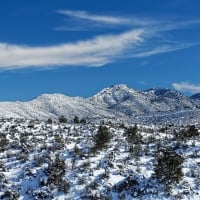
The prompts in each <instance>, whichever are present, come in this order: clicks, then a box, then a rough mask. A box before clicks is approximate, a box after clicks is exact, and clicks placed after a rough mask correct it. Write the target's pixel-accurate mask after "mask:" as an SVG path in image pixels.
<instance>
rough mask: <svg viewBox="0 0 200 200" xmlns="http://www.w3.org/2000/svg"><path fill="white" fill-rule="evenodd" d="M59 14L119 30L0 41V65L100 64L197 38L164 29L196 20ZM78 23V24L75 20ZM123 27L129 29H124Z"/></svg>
mask: <svg viewBox="0 0 200 200" xmlns="http://www.w3.org/2000/svg"><path fill="white" fill-rule="evenodd" d="M57 12H58V13H59V14H62V15H65V16H68V17H70V18H77V19H81V20H83V21H84V20H86V21H90V22H93V24H95V25H94V26H96V24H101V25H109V26H110V25H113V26H116V27H120V25H126V26H127V27H126V28H124V29H123V28H121V29H120V30H121V33H115V34H110V32H108V31H106V32H105V33H104V34H103V35H99V36H94V37H93V38H88V39H87V40H78V41H75V42H70V43H63V44H60V45H58V44H55V45H52V46H34V47H33V46H30V45H26V46H24V45H20V44H19V45H14V44H8V43H1V42H0V69H1V70H2V69H17V68H28V67H38V68H49V67H52V66H53V67H56V66H90V67H91V66H103V65H106V64H107V63H110V62H115V61H116V60H118V59H126V58H144V57H148V56H152V55H157V54H161V53H168V52H173V51H178V50H181V49H185V48H190V47H192V46H195V45H199V43H198V42H196V43H195V42H176V41H170V42H169V41H168V40H167V39H166V38H165V36H164V33H165V32H168V31H170V30H179V29H182V28H188V27H190V26H193V25H196V24H198V23H199V21H198V20H193V21H187V23H185V24H184V23H183V22H179V23H178V22H173V23H171V22H166V21H163V22H161V21H156V20H150V19H142V18H134V17H133V18H131V17H129V18H128V17H120V16H118V17H117V16H108V15H96V14H90V13H88V12H86V11H70V10H60V11H57ZM78 25H79V24H78ZM82 28H84V27H78V26H74V27H73V26H69V27H68V28H67V29H66V30H73V31H79V30H82ZM127 28H128V29H129V30H128V31H127Z"/></svg>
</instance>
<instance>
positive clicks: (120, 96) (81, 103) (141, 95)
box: [0, 84, 200, 121]
mask: <svg viewBox="0 0 200 200" xmlns="http://www.w3.org/2000/svg"><path fill="white" fill-rule="evenodd" d="M199 108H200V101H199V100H198V99H196V98H192V97H191V98H190V97H187V96H184V95H183V94H181V93H179V92H177V91H175V90H170V89H161V88H154V89H149V90H146V91H138V90H134V89H131V88H128V87H127V86H126V85H123V84H121V85H114V86H111V87H108V88H105V89H103V90H101V91H100V92H99V93H97V94H96V95H94V96H93V97H90V98H82V97H68V96H65V95H62V94H44V95H41V96H39V97H37V98H36V99H34V100H31V101H27V102H1V103H0V117H1V118H29V119H30V118H33V119H42V120H46V119H48V118H53V119H55V118H58V117H60V116H61V115H63V116H65V117H67V118H68V119H73V118H74V116H78V117H84V118H90V119H96V118H105V117H106V118H118V119H122V120H123V119H127V118H128V119H135V117H136V116H140V117H141V116H142V117H143V116H152V115H154V116H155V115H156V116H159V115H162V116H163V115H164V114H167V115H169V114H173V113H176V112H182V111H185V110H187V111H188V110H189V111H193V112H194V110H195V111H199ZM183 113H184V112H183ZM197 113H199V112H197ZM198 116H199V115H197V118H200V117H198ZM181 117H183V116H181ZM199 121H200V120H199Z"/></svg>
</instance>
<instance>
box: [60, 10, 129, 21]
mask: <svg viewBox="0 0 200 200" xmlns="http://www.w3.org/2000/svg"><path fill="white" fill-rule="evenodd" d="M57 13H59V14H62V15H65V16H68V17H75V18H78V19H83V20H89V21H93V22H98V23H105V24H114V25H119V24H130V23H131V20H130V19H128V18H125V17H114V16H107V15H95V14H90V13H88V12H86V11H72V10H58V11H57Z"/></svg>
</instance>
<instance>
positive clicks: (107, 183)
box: [0, 118, 200, 200]
mask: <svg viewBox="0 0 200 200" xmlns="http://www.w3.org/2000/svg"><path fill="white" fill-rule="evenodd" d="M61 122H63V123H61ZM64 122H65V120H62V121H60V122H52V121H51V120H48V123H47V122H44V121H36V120H23V119H18V120H17V119H8V120H1V121H0V199H9V200H10V199H13V200H14V199H58V200H61V199H88V200H90V199H95V200H96V199H105V200H106V199H116V200H118V199H199V197H200V193H199V191H200V136H199V132H198V130H197V128H196V127H195V126H188V127H175V126H173V125H170V126H167V127H165V126H163V127H161V126H160V127H153V126H152V127H147V126H139V125H138V126H136V125H133V126H127V127H126V126H125V125H124V124H117V123H115V124H113V123H111V122H103V121H102V122H99V123H95V124H93V123H85V120H82V121H81V122H82V123H80V121H79V120H78V119H77V118H76V119H75V120H74V122H75V123H64Z"/></svg>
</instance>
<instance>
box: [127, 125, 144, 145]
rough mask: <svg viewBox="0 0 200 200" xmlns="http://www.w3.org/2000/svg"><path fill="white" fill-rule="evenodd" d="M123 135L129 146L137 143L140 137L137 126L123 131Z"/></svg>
mask: <svg viewBox="0 0 200 200" xmlns="http://www.w3.org/2000/svg"><path fill="white" fill-rule="evenodd" d="M125 135H126V137H127V141H128V143H129V144H135V143H139V142H140V140H141V135H140V134H139V132H138V127H137V125H135V126H133V127H130V128H128V129H127V130H126V131H125Z"/></svg>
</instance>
